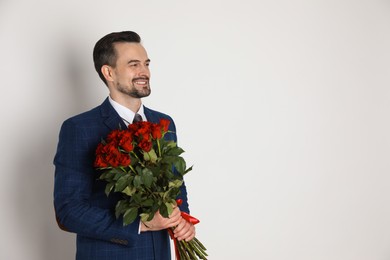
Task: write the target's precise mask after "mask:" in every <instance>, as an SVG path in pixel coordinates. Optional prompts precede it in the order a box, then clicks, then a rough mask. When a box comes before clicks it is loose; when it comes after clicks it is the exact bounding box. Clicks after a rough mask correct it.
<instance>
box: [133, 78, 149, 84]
mask: <svg viewBox="0 0 390 260" xmlns="http://www.w3.org/2000/svg"><path fill="white" fill-rule="evenodd" d="M133 83H134V84H137V85H140V86H146V85H147V84H148V83H149V79H133Z"/></svg>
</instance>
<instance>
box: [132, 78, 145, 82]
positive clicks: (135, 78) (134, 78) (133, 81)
mask: <svg viewBox="0 0 390 260" xmlns="http://www.w3.org/2000/svg"><path fill="white" fill-rule="evenodd" d="M140 79H141V80H142V79H143V80H147V81H149V77H139V78H134V79H133V80H132V81H133V82H134V81H136V80H140Z"/></svg>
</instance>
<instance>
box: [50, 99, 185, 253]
mask: <svg viewBox="0 0 390 260" xmlns="http://www.w3.org/2000/svg"><path fill="white" fill-rule="evenodd" d="M144 112H145V116H146V117H147V120H148V121H150V122H156V123H157V122H159V120H160V119H161V118H166V119H169V120H170V121H171V124H170V129H169V130H171V131H173V132H174V133H169V134H167V135H166V138H167V139H170V140H174V141H177V139H176V134H175V131H176V129H175V124H174V122H173V120H172V118H171V117H169V116H168V115H165V114H163V113H160V112H157V111H153V110H151V109H149V108H146V107H145V109H144ZM119 125H121V127H122V129H124V128H126V126H125V125H124V123H123V121H122V119H121V118H120V117H119V115H118V114H117V112H116V111H115V109H114V108H113V107H112V106H111V104H110V102H109V101H108V99H106V100H105V101H104V102H103V103H102V104H101V105H100V106H98V107H96V108H94V109H92V110H90V111H88V112H85V113H82V114H80V115H77V116H74V117H72V118H69V119H67V120H66V121H65V122H64V123H63V124H62V127H61V130H60V135H59V142H58V147H57V153H56V155H55V157H54V165H55V181H54V208H55V212H56V218H57V223H58V225H59V227H60V228H61V229H63V230H66V231H69V232H74V233H76V234H77V252H76V259H77V260H135V259H140V260H141V259H142V260H146V259H151V260H152V259H154V260H169V259H170V245H169V237H168V234H167V231H166V230H162V231H155V232H154V231H153V232H142V233H141V234H139V233H138V229H139V221H140V220H139V218H138V219H137V220H136V221H135V222H133V223H132V224H130V225H128V226H125V227H123V225H122V219H121V218H119V219H116V217H115V212H114V208H115V204H116V202H117V201H118V199H119V197H117V196H116V195H110V196H109V197H107V196H106V195H105V193H104V188H105V183H104V182H103V181H100V180H98V173H97V172H96V170H95V169H94V167H93V162H94V157H95V149H96V147H97V145H98V143H99V142H100V141H101V138H105V137H106V136H107V134H108V133H109V132H110V131H111V130H114V129H118V127H119ZM180 198H181V199H183V204H182V206H181V207H180V208H181V210H182V211H186V212H188V211H189V210H188V203H187V192H186V187H185V185H184V184H183V186H182V187H181V195H180Z"/></svg>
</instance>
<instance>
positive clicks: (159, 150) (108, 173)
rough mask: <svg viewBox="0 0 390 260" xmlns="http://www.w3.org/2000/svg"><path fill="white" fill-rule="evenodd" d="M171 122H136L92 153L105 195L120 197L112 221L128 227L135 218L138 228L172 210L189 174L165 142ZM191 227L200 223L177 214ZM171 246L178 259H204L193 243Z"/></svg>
mask: <svg viewBox="0 0 390 260" xmlns="http://www.w3.org/2000/svg"><path fill="white" fill-rule="evenodd" d="M169 123H170V121H169V120H167V119H161V120H160V122H159V123H158V124H156V123H151V122H143V121H141V122H137V123H134V124H130V125H129V126H128V128H127V129H125V130H121V129H119V130H113V131H112V132H110V133H109V134H108V136H107V138H106V140H102V142H101V143H99V145H98V147H97V149H96V159H95V164H94V165H95V167H96V168H98V169H100V170H102V171H103V172H102V174H101V175H100V179H101V180H105V181H106V182H107V185H106V188H105V192H106V194H107V196H108V195H109V194H110V193H111V192H119V193H121V194H122V195H123V199H122V200H120V201H118V202H117V204H116V207H115V215H116V217H117V218H118V217H119V216H121V215H122V216H123V225H128V224H130V223H132V222H133V221H134V220H135V219H136V218H137V216H140V218H141V220H142V221H143V222H146V221H150V220H152V219H153V217H154V214H155V213H156V212H157V211H159V212H160V214H161V215H162V216H163V217H168V216H169V215H170V214H171V213H172V211H173V207H174V205H176V204H180V201H178V202H177V201H176V198H177V196H178V195H179V194H180V186H181V185H182V184H183V176H184V175H185V174H186V173H187V172H189V171H191V170H192V167H190V168H187V167H186V162H185V160H184V158H183V157H181V156H180V155H181V154H182V153H183V152H184V151H183V149H181V148H180V147H178V146H177V144H176V143H175V142H174V141H168V140H165V139H164V136H165V134H167V133H168V132H169V131H168V127H169ZM182 217H183V218H185V219H186V220H187V221H189V222H191V223H192V224H196V223H198V222H199V220H197V219H195V218H193V217H192V216H190V215H188V214H186V213H185V212H182ZM168 231H169V233H170V234H171V238H172V239H173V240H174V243H175V250H176V257H177V258H178V259H198V258H197V257H196V256H198V257H199V258H200V259H206V256H207V254H206V252H205V251H206V248H205V247H204V246H203V245H202V243H201V242H200V241H199V240H198V239H197V238H194V239H192V240H191V241H189V242H186V241H184V240H181V241H177V239H175V238H174V237H173V236H172V230H168Z"/></svg>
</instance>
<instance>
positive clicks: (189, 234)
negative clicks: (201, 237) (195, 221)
mask: <svg viewBox="0 0 390 260" xmlns="http://www.w3.org/2000/svg"><path fill="white" fill-rule="evenodd" d="M173 233H174V234H175V238H177V240H179V241H180V240H183V239H184V240H185V241H187V242H188V241H190V240H192V239H193V238H194V237H195V226H194V225H192V224H191V223H190V222H188V221H187V220H185V219H184V218H181V219H180V223H179V225H177V227H176V228H175V230H173Z"/></svg>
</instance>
